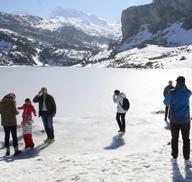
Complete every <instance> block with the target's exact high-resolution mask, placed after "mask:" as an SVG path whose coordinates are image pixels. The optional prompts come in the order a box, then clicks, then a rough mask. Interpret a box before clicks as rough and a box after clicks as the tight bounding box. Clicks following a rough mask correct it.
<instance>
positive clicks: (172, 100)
mask: <svg viewBox="0 0 192 182" xmlns="http://www.w3.org/2000/svg"><path fill="white" fill-rule="evenodd" d="M191 94H192V93H191V91H190V90H189V89H187V87H186V86H185V85H183V86H180V85H177V86H176V87H175V89H172V90H170V91H169V92H168V94H167V95H166V96H165V99H164V104H165V105H166V106H170V121H171V122H174V123H186V122H190V109H189V98H190V96H191Z"/></svg>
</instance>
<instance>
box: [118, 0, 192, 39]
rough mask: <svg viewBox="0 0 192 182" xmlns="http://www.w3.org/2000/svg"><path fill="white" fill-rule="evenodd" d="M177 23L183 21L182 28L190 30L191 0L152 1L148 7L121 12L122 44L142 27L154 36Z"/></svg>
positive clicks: (132, 8) (191, 25) (191, 22)
mask: <svg viewBox="0 0 192 182" xmlns="http://www.w3.org/2000/svg"><path fill="white" fill-rule="evenodd" d="M178 21H183V25H182V27H183V28H185V29H191V28H192V1H191V0H154V1H153V2H152V3H151V4H148V5H143V6H138V7H130V8H128V9H126V10H124V11H123V12H122V17H121V22H122V36H123V38H122V42H126V41H127V40H128V39H129V38H130V37H132V36H134V35H136V34H137V33H138V32H139V31H140V29H141V27H142V26H144V25H148V29H149V31H150V33H153V34H155V33H157V32H158V31H161V30H163V29H165V28H166V27H168V26H170V25H171V24H174V23H176V22H178Z"/></svg>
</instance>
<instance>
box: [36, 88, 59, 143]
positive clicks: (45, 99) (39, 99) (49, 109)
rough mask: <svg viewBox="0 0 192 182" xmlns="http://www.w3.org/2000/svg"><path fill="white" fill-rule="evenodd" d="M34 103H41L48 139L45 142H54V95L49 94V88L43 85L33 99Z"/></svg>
mask: <svg viewBox="0 0 192 182" xmlns="http://www.w3.org/2000/svg"><path fill="white" fill-rule="evenodd" d="M33 102H34V103H39V116H41V118H42V121H43V125H44V128H45V132H46V134H47V139H46V140H45V141H44V142H45V143H52V142H54V141H55V140H54V128H53V117H54V116H55V114H56V104H55V100H54V98H53V96H51V95H49V94H48V92H47V88H45V87H43V88H42V89H41V90H40V91H39V93H38V94H37V95H36V96H35V97H34V99H33Z"/></svg>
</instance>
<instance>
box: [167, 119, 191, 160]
mask: <svg viewBox="0 0 192 182" xmlns="http://www.w3.org/2000/svg"><path fill="white" fill-rule="evenodd" d="M170 126H171V136H172V139H171V149H172V153H171V155H172V156H173V158H175V159H176V158H177V157H178V153H179V150H178V141H179V131H181V135H182V139H183V157H184V159H185V160H188V159H189V158H190V139H189V135H190V122H187V123H184V124H177V123H173V122H171V123H170Z"/></svg>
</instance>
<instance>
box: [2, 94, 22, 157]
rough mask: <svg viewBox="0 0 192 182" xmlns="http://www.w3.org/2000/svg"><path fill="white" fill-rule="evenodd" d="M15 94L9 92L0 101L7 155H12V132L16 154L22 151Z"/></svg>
mask: <svg viewBox="0 0 192 182" xmlns="http://www.w3.org/2000/svg"><path fill="white" fill-rule="evenodd" d="M15 98H16V96H15V94H14V93H9V94H7V95H6V96H4V97H3V99H2V100H1V101H0V114H1V125H2V126H3V129H4V133H5V143H4V145H5V148H6V154H5V155H6V156H9V155H10V143H9V139H10V133H11V135H12V138H13V147H14V150H15V153H14V155H18V154H20V153H21V151H20V150H19V148H18V139H17V119H16V115H17V114H18V111H17V109H16V104H15Z"/></svg>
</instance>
